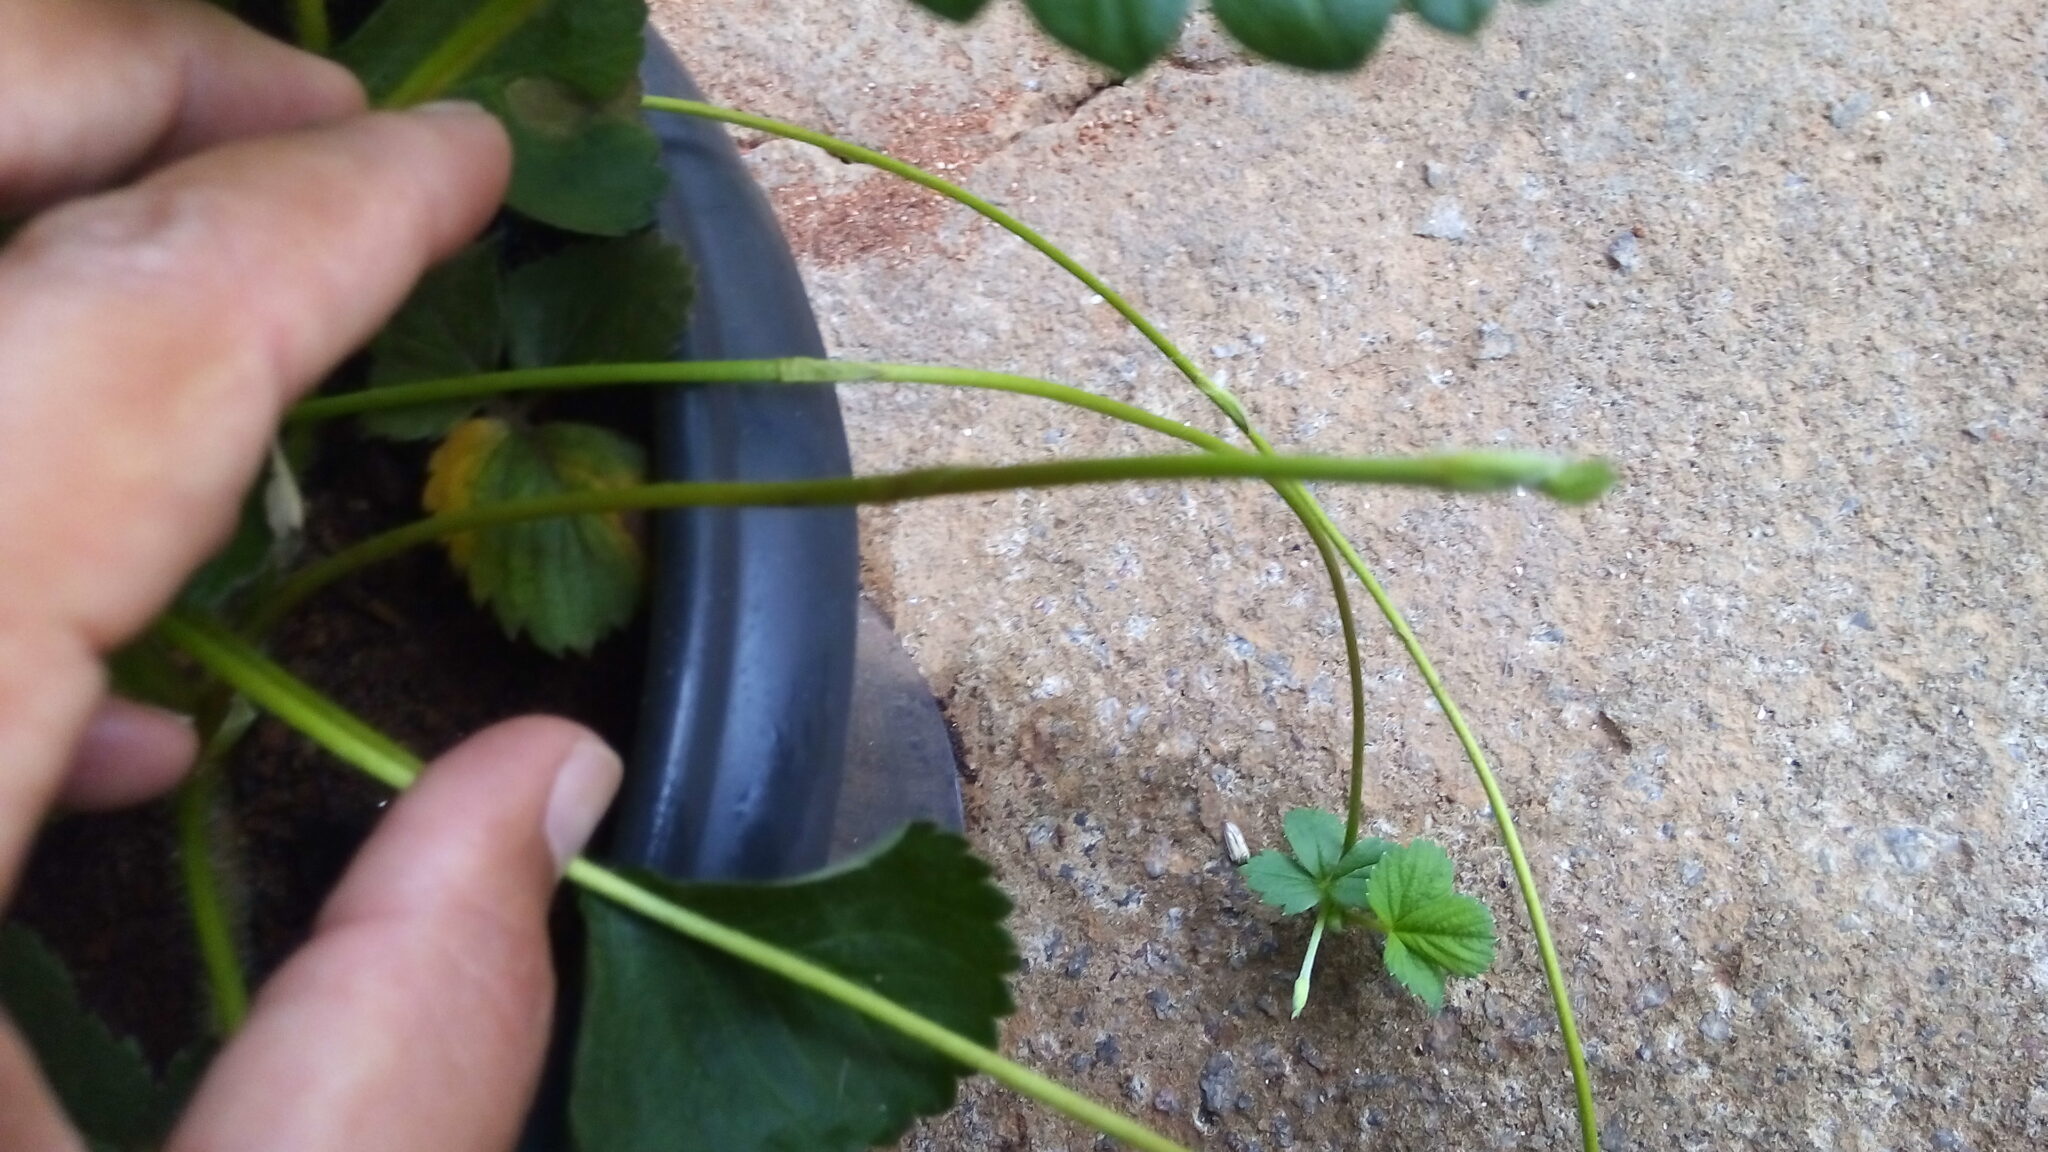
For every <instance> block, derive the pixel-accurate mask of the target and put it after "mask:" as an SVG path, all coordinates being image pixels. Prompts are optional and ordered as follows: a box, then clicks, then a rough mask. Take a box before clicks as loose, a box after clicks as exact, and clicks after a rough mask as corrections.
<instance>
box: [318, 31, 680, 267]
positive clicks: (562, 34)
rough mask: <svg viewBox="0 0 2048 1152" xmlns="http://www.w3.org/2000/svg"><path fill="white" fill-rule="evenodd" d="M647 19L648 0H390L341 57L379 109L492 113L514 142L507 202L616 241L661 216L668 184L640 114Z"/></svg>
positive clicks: (540, 217) (528, 212)
mask: <svg viewBox="0 0 2048 1152" xmlns="http://www.w3.org/2000/svg"><path fill="white" fill-rule="evenodd" d="M646 20H647V9H646V5H645V3H644V2H643V0H384V3H383V4H382V5H380V6H379V7H378V9H377V10H376V12H374V13H373V14H371V16H370V18H369V19H368V20H366V21H365V22H364V23H363V26H362V27H361V28H360V29H359V30H357V32H356V33H355V35H353V36H351V37H350V38H349V40H348V42H347V43H345V44H343V45H342V46H341V48H340V50H339V51H338V52H337V53H336V56H337V58H338V59H340V60H341V61H342V62H343V63H344V64H347V65H348V66H349V67H351V68H352V69H354V70H355V72H356V75H357V76H359V77H361V78H362V80H363V85H364V87H365V88H367V89H368V90H369V92H370V95H371V97H372V98H373V99H375V100H377V101H378V102H380V103H382V102H385V101H387V100H389V99H391V98H393V97H400V98H406V99H410V98H415V97H417V98H432V97H457V98H462V99H469V100H475V101H478V102H479V103H481V104H483V105H484V106H485V107H486V108H489V109H490V110H491V111H492V112H493V113H494V114H496V115H497V116H498V118H499V119H500V120H501V121H503V122H504V124H505V128H506V131H507V132H508V133H509V134H510V135H511V137H512V147H513V154H514V161H513V172H512V188H511V192H510V194H509V196H508V198H507V203H509V204H510V205H511V206H512V208H513V209H515V210H516V211H519V212H521V213H523V214H525V215H528V216H531V217H533V218H534V219H536V220H540V221H542V222H543V223H546V224H552V225H554V226H555V227H558V228H565V229H568V230H570V231H575V232H586V233H592V234H596V235H607V236H615V235H622V234H624V233H627V232H630V231H633V230H634V229H636V228H639V227H641V226H643V225H645V224H646V223H647V222H648V221H650V220H652V219H653V217H654V203H655V200H656V198H658V197H659V196H660V194H661V189H662V186H663V182H664V180H665V177H664V175H663V173H662V170H661V166H660V164H659V158H660V146H659V145H658V144H657V143H656V141H655V139H654V134H653V133H652V132H650V131H648V129H647V127H646V125H645V124H643V123H642V122H641V120H640V113H639V103H638V99H639V87H638V81H637V72H638V66H639V61H640V55H641V52H642V50H643V45H642V43H641V29H642V28H643V26H644V25H645V24H646ZM465 47H473V49H474V50H470V51H465V50H464V49H465ZM423 76H424V77H427V78H426V79H422V77H423Z"/></svg>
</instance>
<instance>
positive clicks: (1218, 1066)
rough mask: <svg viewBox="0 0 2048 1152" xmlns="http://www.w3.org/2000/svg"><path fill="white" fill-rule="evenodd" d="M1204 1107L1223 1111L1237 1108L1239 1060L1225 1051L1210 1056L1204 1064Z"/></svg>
mask: <svg viewBox="0 0 2048 1152" xmlns="http://www.w3.org/2000/svg"><path fill="white" fill-rule="evenodd" d="M1201 1086H1202V1108H1203V1110H1204V1111H1207V1112H1215V1113H1223V1112H1229V1111H1233V1110H1235V1109H1236V1108H1237V1061H1235V1060H1232V1059H1231V1058H1230V1055H1229V1054H1228V1053H1225V1052H1218V1053H1216V1054H1215V1055H1214V1056H1211V1057H1209V1062H1208V1063H1206V1064H1204V1065H1202V1078H1201Z"/></svg>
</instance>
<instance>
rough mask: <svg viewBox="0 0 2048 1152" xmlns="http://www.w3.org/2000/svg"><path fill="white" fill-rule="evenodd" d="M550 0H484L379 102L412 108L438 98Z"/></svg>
mask: <svg viewBox="0 0 2048 1152" xmlns="http://www.w3.org/2000/svg"><path fill="white" fill-rule="evenodd" d="M545 2H546V0H483V5H482V6H481V7H479V8H478V9H477V10H476V11H475V12H473V13H471V14H470V17H469V19H467V20H464V21H463V22H462V23H461V24H460V25H459V26H457V27H456V29H455V31H454V32H452V33H450V34H449V36H448V38H447V39H446V40H443V41H441V43H440V44H438V45H436V46H435V48H434V50H433V51H432V52H429V53H427V56H426V58H425V59H424V60H421V61H420V62H419V63H418V64H416V65H414V66H413V70H412V71H411V72H409V73H407V74H406V77H405V79H403V80H400V81H399V82H398V86H397V87H396V88H393V89H392V90H391V92H390V94H389V95H387V96H385V97H384V99H383V100H381V101H379V102H378V103H379V104H381V105H382V106H383V107H386V108H410V107H412V106H413V105H415V104H424V103H426V102H427V101H429V100H433V99H436V98H438V97H440V96H442V95H444V94H446V93H447V91H448V90H449V89H450V88H453V87H455V86H456V85H457V84H459V83H461V82H462V81H463V79H464V78H465V77H467V76H468V75H469V73H470V71H471V70H472V69H474V68H475V67H476V66H477V65H479V64H481V63H483V62H484V58H485V57H487V56H489V55H490V54H491V53H492V52H494V51H496V50H497V47H498V45H500V44H503V43H504V42H505V38H506V37H507V36H510V35H512V33H514V32H517V31H518V30H519V28H520V26H521V25H523V24H525V23H526V21H527V19H528V18H529V17H531V16H532V15H533V14H534V13H535V12H536V11H538V10H539V9H540V6H541V5H542V4H543V3H545Z"/></svg>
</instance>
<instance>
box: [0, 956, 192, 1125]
mask: <svg viewBox="0 0 2048 1152" xmlns="http://www.w3.org/2000/svg"><path fill="white" fill-rule="evenodd" d="M0 1007H5V1009H6V1011H7V1015H8V1017H9V1018H10V1019H12V1020H13V1022H14V1027H15V1029H16V1030H17V1031H18V1032H19V1033H20V1034H21V1037H22V1039H23V1040H25V1041H26V1042H27V1043H28V1047H29V1050H30V1051H31V1052H33V1053H35V1057H36V1063H37V1064H39V1065H41V1067H42V1070H43V1076H44V1077H45V1078H46V1079H47V1080H48V1081H49V1085H50V1089H51V1091H53V1092H54V1093H56V1096H57V1102H58V1103H59V1104H61V1105H62V1106H63V1108H64V1112H65V1114H66V1115H68V1116H70V1117H71V1121H72V1123H73V1124H74V1125H76V1126H77V1128H78V1130H79V1132H80V1133H81V1134H83V1135H84V1136H85V1138H86V1140H87V1142H88V1143H89V1144H91V1146H92V1147H93V1149H94V1150H95V1152H102V1150H104V1152H142V1150H144V1149H149V1148H154V1147H156V1146H157V1144H158V1143H159V1142H160V1141H161V1140H162V1139H163V1137H164V1135H165V1133H166V1132H167V1131H168V1130H169V1128H170V1124H171V1120H172V1119H173V1118H174V1117H175V1116H176V1110H177V1104H178V1100H177V1097H176V1095H175V1094H174V1093H173V1092H171V1091H170V1090H168V1089H166V1088H164V1087H162V1086H161V1085H159V1084H158V1083H157V1080H156V1077H155V1076H154V1075H152V1074H151V1072H150V1069H149V1064H148V1062H146V1061H145V1060H144V1059H143V1058H142V1049H140V1048H139V1047H137V1046H136V1044H135V1041H133V1040H130V1039H127V1038H126V1037H121V1036H116V1035H115V1034H114V1032H113V1031H112V1030H111V1029H109V1028H108V1027H107V1025H106V1023H105V1022H104V1021H102V1020H101V1019H100V1018H99V1017H97V1016H95V1015H93V1014H92V1012H91V1010H90V1009H88V1008H86V1006H85V1004H84V1003H83V1002H81V1001H80V1000H79V998H78V989H77V987H76V986H75V985H74V984H73V983H72V980H71V973H70V972H68V971H66V970H65V968H64V963H63V961H61V960H59V959H57V957H56V955H55V954H54V953H52V952H51V951H50V950H49V948H48V947H46V946H45V945H44V944H43V942H42V940H41V939H39V938H38V937H37V936H36V935H35V933H33V932H30V931H29V930H28V929H26V928H23V927H22V926H21V925H19V924H6V925H0Z"/></svg>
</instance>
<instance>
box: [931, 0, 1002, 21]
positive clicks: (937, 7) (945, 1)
mask: <svg viewBox="0 0 2048 1152" xmlns="http://www.w3.org/2000/svg"><path fill="white" fill-rule="evenodd" d="M917 4H918V6H919V7H921V8H924V9H926V10H928V11H932V12H936V13H938V14H939V15H941V16H944V17H945V18H946V19H948V20H954V21H958V22H959V23H962V24H964V23H966V22H967V21H969V20H972V19H974V17H975V16H976V15H978V14H979V13H980V12H981V10H982V8H984V7H985V6H987V4H988V0H917Z"/></svg>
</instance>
